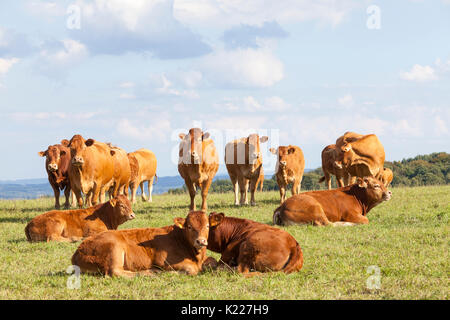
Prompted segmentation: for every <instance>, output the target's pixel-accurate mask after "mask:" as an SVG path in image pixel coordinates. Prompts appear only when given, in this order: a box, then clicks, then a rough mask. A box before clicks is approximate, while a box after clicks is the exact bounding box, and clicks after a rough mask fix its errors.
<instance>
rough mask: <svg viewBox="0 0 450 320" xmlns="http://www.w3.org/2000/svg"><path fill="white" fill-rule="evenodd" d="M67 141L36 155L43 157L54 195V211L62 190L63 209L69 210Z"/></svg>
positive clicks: (68, 150)
mask: <svg viewBox="0 0 450 320" xmlns="http://www.w3.org/2000/svg"><path fill="white" fill-rule="evenodd" d="M68 145H69V141H67V140H62V141H61V144H55V145H53V146H49V147H48V148H47V150H45V151H41V152H38V155H39V156H41V157H45V158H46V159H45V170H46V171H47V176H48V181H49V182H50V185H51V186H52V189H53V193H54V195H55V209H59V208H60V207H61V206H60V204H59V195H60V190H64V196H65V197H66V202H65V203H64V208H66V209H69V207H70V203H69V196H70V182H69V163H70V149H69V148H67V146H68Z"/></svg>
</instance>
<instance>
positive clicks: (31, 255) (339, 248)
mask: <svg viewBox="0 0 450 320" xmlns="http://www.w3.org/2000/svg"><path fill="white" fill-rule="evenodd" d="M392 191H393V198H392V200H391V201H389V202H385V203H383V204H381V205H379V206H378V207H376V208H375V209H374V210H373V211H371V212H370V213H369V215H368V218H369V220H370V224H369V225H365V226H356V227H313V226H302V227H300V226H290V227H283V229H285V230H287V231H288V232H289V233H291V234H292V235H293V236H294V237H295V238H296V239H297V241H298V242H299V244H300V246H301V247H302V250H303V253H304V267H303V269H302V270H301V271H300V272H298V273H295V274H290V275H285V274H282V273H272V274H265V275H263V276H260V277H255V278H250V279H246V278H244V277H242V276H240V275H239V274H236V273H235V272H233V271H210V272H206V273H203V274H200V275H198V276H187V275H184V274H178V273H172V272H164V273H160V274H158V275H155V276H151V277H136V278H134V279H120V278H114V279H112V278H104V277H101V276H92V275H82V276H81V288H80V289H78V290H69V289H68V288H67V286H66V283H67V281H68V279H69V275H68V274H66V270H67V268H68V267H69V266H70V265H71V262H70V259H71V256H72V254H73V253H74V251H75V249H76V248H77V246H78V245H79V243H73V244H70V243H28V242H27V241H26V239H25V234H24V227H25V225H26V223H27V222H28V221H30V220H31V219H32V218H33V217H34V216H36V215H38V214H40V213H43V212H45V211H47V210H51V209H52V207H53V200H52V199H51V198H42V199H36V200H3V201H0V299H449V290H448V275H449V272H450V267H449V263H448V244H449V242H448V239H449V231H450V225H449V216H450V186H437V187H413V188H393V190H392ZM188 198H189V197H188V196H187V195H185V194H182V195H169V194H164V195H155V197H154V202H153V203H143V202H138V203H137V204H136V205H135V206H134V211H135V212H136V214H137V218H136V219H135V220H133V221H130V222H128V223H126V224H124V225H122V226H121V227H120V228H121V229H123V228H136V227H159V226H164V225H169V224H172V220H173V218H174V217H177V216H182V217H184V216H185V215H186V213H187V211H188V207H187V205H188V202H189V200H188ZM256 200H257V202H258V204H257V206H255V207H250V206H245V207H235V206H234V205H232V203H233V194H231V193H226V194H211V195H210V196H209V198H208V203H209V211H218V212H224V213H225V214H226V215H229V216H235V217H245V218H250V219H253V220H256V221H260V222H263V223H268V224H271V221H272V213H273V211H274V209H275V208H276V207H277V206H278V204H279V195H278V192H263V193H258V194H257V199H256ZM198 203H199V199H197V204H198ZM210 254H211V253H210ZM211 255H212V256H214V257H216V258H218V255H217V254H211ZM370 266H376V267H378V268H379V270H380V276H381V288H380V289H379V290H371V289H369V288H368V287H367V285H366V281H367V279H368V278H369V277H370V276H371V274H370V273H368V270H370V269H368V268H369V267H370Z"/></svg>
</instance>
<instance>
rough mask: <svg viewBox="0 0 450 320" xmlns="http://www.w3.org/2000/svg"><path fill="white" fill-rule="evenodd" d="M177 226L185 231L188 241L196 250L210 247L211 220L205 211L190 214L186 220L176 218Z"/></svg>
mask: <svg viewBox="0 0 450 320" xmlns="http://www.w3.org/2000/svg"><path fill="white" fill-rule="evenodd" d="M174 222H175V226H176V227H178V228H180V229H182V230H183V231H184V235H185V237H186V240H187V241H188V242H189V244H191V245H192V246H193V247H194V248H195V249H197V250H200V249H202V248H204V247H205V248H206V246H207V245H208V235H209V219H208V216H207V215H206V213H205V212H203V211H193V212H190V213H189V214H188V215H187V217H186V218H175V219H174Z"/></svg>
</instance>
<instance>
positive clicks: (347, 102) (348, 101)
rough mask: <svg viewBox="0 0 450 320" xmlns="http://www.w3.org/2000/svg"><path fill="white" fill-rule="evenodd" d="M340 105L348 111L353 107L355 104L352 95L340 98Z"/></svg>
mask: <svg viewBox="0 0 450 320" xmlns="http://www.w3.org/2000/svg"><path fill="white" fill-rule="evenodd" d="M338 103H339V105H340V106H342V107H344V108H347V109H349V108H351V107H353V106H354V104H355V102H354V101H353V97H352V95H351V94H346V95H345V96H343V97H340V98H338Z"/></svg>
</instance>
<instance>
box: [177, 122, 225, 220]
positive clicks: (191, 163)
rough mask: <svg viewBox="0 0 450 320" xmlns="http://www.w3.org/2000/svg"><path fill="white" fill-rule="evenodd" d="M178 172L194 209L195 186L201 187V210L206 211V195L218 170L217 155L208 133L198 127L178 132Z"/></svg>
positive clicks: (191, 207) (190, 207)
mask: <svg viewBox="0 0 450 320" xmlns="http://www.w3.org/2000/svg"><path fill="white" fill-rule="evenodd" d="M179 137H180V139H181V142H180V148H179V160H178V172H179V173H180V175H181V177H182V178H183V179H184V182H185V184H186V187H187V188H188V190H189V196H190V197H191V204H190V206H189V209H190V210H191V211H193V210H195V193H196V187H199V188H200V189H201V194H202V211H205V212H206V209H207V203H206V197H207V196H208V190H209V187H210V186H211V183H212V180H213V178H214V176H215V175H216V173H217V170H219V156H218V154H217V151H216V147H215V145H214V142H213V140H212V139H210V134H209V133H208V132H206V133H204V132H203V131H202V130H201V129H199V128H192V129H190V130H189V133H188V134H187V135H186V134H184V133H180V135H179Z"/></svg>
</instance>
